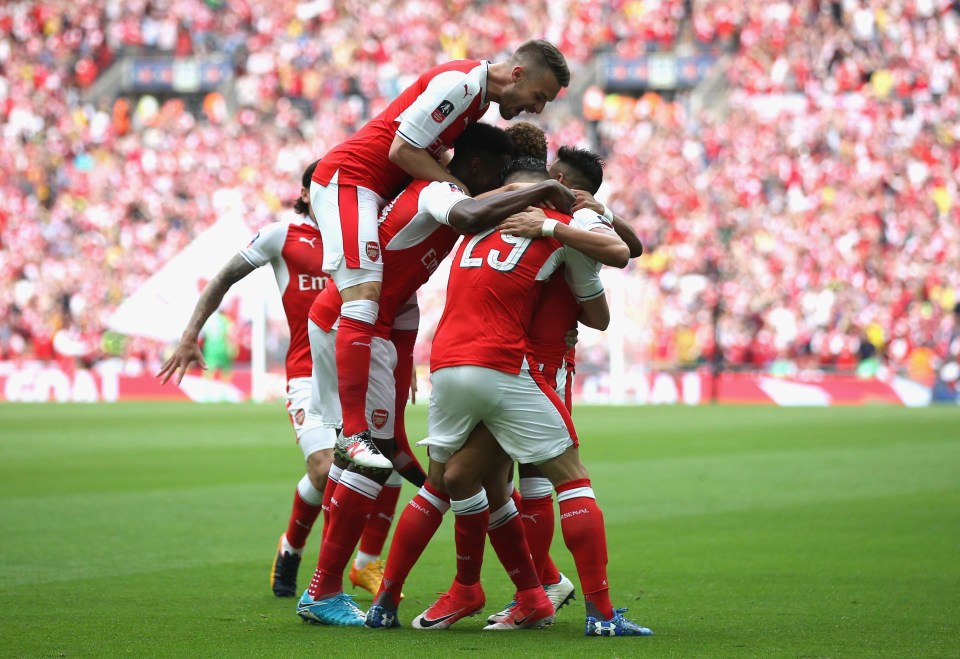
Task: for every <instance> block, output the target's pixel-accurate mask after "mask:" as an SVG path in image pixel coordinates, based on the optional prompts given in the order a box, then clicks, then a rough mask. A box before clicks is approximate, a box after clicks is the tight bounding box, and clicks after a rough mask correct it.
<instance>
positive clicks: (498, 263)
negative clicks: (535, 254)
mask: <svg viewBox="0 0 960 659" xmlns="http://www.w3.org/2000/svg"><path fill="white" fill-rule="evenodd" d="M494 231H496V229H495V228H494V229H487V230H486V231H484V232H483V233H478V234H476V235H475V236H474V237H473V238H471V239H470V242H468V243H467V246H466V247H465V248H464V250H463V256H461V257H460V267H461V268H479V267H480V266H482V265H483V257H482V256H471V255H472V254H473V250H474V248H476V246H477V244H478V243H479V242H480V241H481V240H483V239H484V238H486V237H487V236H489V235H490V234H491V233H493V232H494ZM500 239H501V240H503V242H505V243H507V244H508V245H513V249H511V250H510V252H509V253H508V254H507V256H506V258H504V259H501V258H500V250H499V249H491V250H490V251H489V252H487V264H488V265H489V266H490V267H491V268H493V269H494V270H499V271H500V272H510V271H511V270H513V269H514V268H516V267H517V264H518V263H520V258H521V257H522V256H523V253H524V252H526V251H527V247H529V246H530V243H532V242H533V241H532V240H531V239H530V238H521V237H520V236H507V235H503V234H500Z"/></svg>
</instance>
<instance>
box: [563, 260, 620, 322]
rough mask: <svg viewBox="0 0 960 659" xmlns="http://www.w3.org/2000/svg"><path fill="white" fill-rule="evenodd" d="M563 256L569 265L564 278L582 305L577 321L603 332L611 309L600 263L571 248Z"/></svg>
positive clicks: (565, 269) (608, 320) (564, 272)
mask: <svg viewBox="0 0 960 659" xmlns="http://www.w3.org/2000/svg"><path fill="white" fill-rule="evenodd" d="M563 255H564V260H565V261H566V264H567V267H566V268H564V271H563V276H564V278H565V279H566V280H567V285H568V286H569V287H570V292H571V293H573V295H574V296H575V297H576V298H577V301H578V302H579V303H580V315H579V316H578V317H577V320H579V321H580V322H581V323H583V324H584V325H586V326H587V327H592V328H594V329H598V330H601V331H603V330H605V329H607V326H608V325H609V324H610V307H609V306H607V295H606V293H605V292H604V290H603V282H602V281H601V280H600V267H601V265H600V263H598V262H597V261H595V260H593V259H592V258H590V257H589V256H587V255H586V254H584V253H583V252H579V251H577V250H575V249H571V248H570V247H566V248H564V250H563Z"/></svg>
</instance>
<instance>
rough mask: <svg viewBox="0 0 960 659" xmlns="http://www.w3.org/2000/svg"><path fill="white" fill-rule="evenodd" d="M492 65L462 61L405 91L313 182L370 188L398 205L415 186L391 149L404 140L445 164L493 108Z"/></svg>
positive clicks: (320, 168) (330, 156)
mask: <svg viewBox="0 0 960 659" xmlns="http://www.w3.org/2000/svg"><path fill="white" fill-rule="evenodd" d="M488 66H489V62H486V61H477V60H456V61H453V62H447V63H446V64H441V65H439V66H435V67H433V68H432V69H430V70H429V71H427V72H426V73H424V74H423V75H422V76H420V77H419V78H418V79H417V81H416V82H414V83H413V84H412V85H410V86H409V87H407V88H406V89H404V90H403V91H402V92H401V93H400V95H399V96H398V97H397V98H395V99H394V100H393V101H392V102H391V103H390V105H388V106H387V107H386V109H384V110H383V112H381V113H380V114H378V115H377V116H376V117H374V118H373V119H371V120H370V121H368V122H367V123H366V124H364V126H363V127H362V128H361V129H360V130H359V131H357V132H356V133H354V135H353V136H352V137H350V138H349V139H348V140H347V141H346V142H343V143H342V144H340V145H339V146H336V147H334V148H333V149H332V150H330V152H329V153H327V154H326V155H325V156H324V157H323V158H322V159H321V160H320V164H318V165H317V169H316V170H315V171H314V173H313V180H314V181H316V182H317V183H320V184H321V185H327V184H328V183H330V181H331V180H332V179H333V176H334V174H335V173H336V172H337V171H338V170H339V174H338V175H337V182H338V183H340V184H347V185H356V186H359V187H364V188H369V189H370V190H373V191H374V192H376V193H377V194H378V195H380V196H381V197H383V198H384V199H392V198H393V197H394V196H396V195H397V194H398V193H399V192H400V190H401V189H402V188H403V187H404V186H405V185H406V184H407V183H409V182H410V181H411V178H410V176H409V175H408V174H407V173H406V172H405V171H404V170H402V169H401V168H400V167H398V166H397V165H395V164H394V163H392V162H390V158H389V153H390V145H391V144H392V143H393V138H394V136H396V135H400V136H401V137H402V138H403V139H405V140H406V141H407V142H409V143H410V144H412V145H414V146H416V147H418V148H421V149H426V150H427V151H429V152H430V154H431V155H432V156H433V157H434V158H437V159H438V160H439V158H440V156H441V155H442V154H443V152H444V151H446V150H447V149H449V148H451V147H452V146H453V142H454V140H456V139H457V137H459V136H460V134H461V133H462V132H463V130H464V128H466V127H467V126H468V125H469V124H471V123H472V122H475V121H478V120H479V119H480V118H481V117H482V116H483V115H484V114H485V113H486V111H487V108H488V107H490V103H489V101H488V100H487V67H488Z"/></svg>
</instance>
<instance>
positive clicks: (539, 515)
mask: <svg viewBox="0 0 960 659" xmlns="http://www.w3.org/2000/svg"><path fill="white" fill-rule="evenodd" d="M517 471H518V472H519V476H520V497H519V498H520V504H519V507H520V516H521V518H522V519H523V526H524V530H525V531H526V534H527V542H528V543H529V545H530V554H531V556H533V563H534V565H535V566H536V567H537V573H538V574H539V575H540V583H541V584H543V587H544V589H545V590H546V591H547V596H548V597H549V598H550V601H551V602H553V607H554V610H560V608H561V607H562V606H564V605H565V604H567V603H568V602H569V601H570V600H572V599H574V598H575V595H574V590H575V589H574V586H573V582H572V581H570V579H568V578H567V577H565V576H564V575H563V574H561V573H560V571H559V570H558V569H557V566H556V565H555V564H554V562H553V559H552V558H551V557H550V545H551V544H552V542H553V533H554V528H555V525H556V515H555V513H554V507H553V484H552V483H550V479H549V478H547V477H545V476H544V475H543V474H542V473H541V472H540V470H539V469H537V468H536V466H534V465H520V466H519V468H518V470H517Z"/></svg>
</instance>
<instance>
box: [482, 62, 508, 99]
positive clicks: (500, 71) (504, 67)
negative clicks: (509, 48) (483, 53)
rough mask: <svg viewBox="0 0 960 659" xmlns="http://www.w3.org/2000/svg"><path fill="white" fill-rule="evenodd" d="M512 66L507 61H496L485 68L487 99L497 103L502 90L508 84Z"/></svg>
mask: <svg viewBox="0 0 960 659" xmlns="http://www.w3.org/2000/svg"><path fill="white" fill-rule="evenodd" d="M511 71H513V67H512V66H511V65H510V63H509V62H506V61H504V62H497V63H496V64H491V65H490V67H489V68H488V69H487V100H489V101H493V102H494V103H499V102H500V99H501V98H502V96H503V90H504V89H506V88H507V85H509V84H510V73H511Z"/></svg>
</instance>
